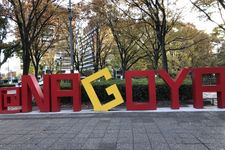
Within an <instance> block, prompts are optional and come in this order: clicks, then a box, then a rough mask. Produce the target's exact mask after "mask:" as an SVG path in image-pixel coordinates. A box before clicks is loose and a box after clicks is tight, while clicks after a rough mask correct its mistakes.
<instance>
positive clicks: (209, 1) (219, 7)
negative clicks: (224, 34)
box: [190, 0, 225, 30]
mask: <svg viewBox="0 0 225 150" xmlns="http://www.w3.org/2000/svg"><path fill="white" fill-rule="evenodd" d="M190 1H191V3H192V4H193V5H194V7H195V8H197V10H198V11H200V12H201V13H203V14H204V16H205V17H206V18H207V19H208V20H210V21H212V22H214V23H215V24H217V25H218V27H219V28H221V29H223V30H225V26H224V25H225V20H224V17H225V15H224V11H225V1H224V0H195V1H192V0H190ZM214 14H216V15H217V16H218V15H219V16H220V18H221V22H218V21H217V20H215V19H214V18H213V15H214Z"/></svg>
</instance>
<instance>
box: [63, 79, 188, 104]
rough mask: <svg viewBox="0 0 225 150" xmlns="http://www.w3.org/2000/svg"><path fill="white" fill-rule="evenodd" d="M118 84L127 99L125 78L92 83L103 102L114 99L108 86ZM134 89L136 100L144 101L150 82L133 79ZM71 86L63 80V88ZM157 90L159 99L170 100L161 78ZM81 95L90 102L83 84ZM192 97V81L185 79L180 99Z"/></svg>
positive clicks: (83, 99) (83, 100)
mask: <svg viewBox="0 0 225 150" xmlns="http://www.w3.org/2000/svg"><path fill="white" fill-rule="evenodd" d="M112 84H116V85H117V87H118V89H119V91H120V93H121V95H122V97H123V98H124V100H126V87H125V81H124V80H109V81H96V82H94V83H93V84H92V85H93V87H94V89H95V92H96V93H97V96H98V97H99V99H100V100H101V103H106V102H108V101H111V100H113V99H114V97H113V96H112V95H111V96H108V95H107V92H106V90H105V89H106V88H107V87H109V86H111V85H112ZM132 85H133V86H132V87H133V88H132V89H133V99H134V101H136V102H144V101H147V100H148V82H147V80H145V79H133V80H132ZM70 86H71V84H70V83H68V82H67V83H63V82H61V88H62V89H69V88H70ZM156 92H157V101H168V100H170V97H169V87H168V86H167V85H166V84H165V83H164V82H163V81H162V80H161V79H157V82H156ZM81 97H82V102H88V101H90V100H89V97H88V96H87V93H86V91H85V90H84V88H83V86H81ZM190 99H192V83H191V81H190V80H185V81H184V82H183V84H182V85H181V87H180V100H181V101H186V100H190Z"/></svg>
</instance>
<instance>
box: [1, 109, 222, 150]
mask: <svg viewBox="0 0 225 150" xmlns="http://www.w3.org/2000/svg"><path fill="white" fill-rule="evenodd" d="M0 149H1V150H4V149H10V150H11V149H12V150H13V149H15V150H19V149H21V150H26V149H31V150H35V149H40V150H44V149H104V150H119V149H120V150H126V149H129V150H132V149H135V150H145V149H148V150H176V149H177V150H193V149H196V150H208V149H212V150H222V149H225V112H129V113H128V112H108V113H90V114H89V113H71V114H36V115H35V114H33V115H31V114H28V115H0Z"/></svg>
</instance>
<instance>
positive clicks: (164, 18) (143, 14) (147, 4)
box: [126, 0, 179, 71]
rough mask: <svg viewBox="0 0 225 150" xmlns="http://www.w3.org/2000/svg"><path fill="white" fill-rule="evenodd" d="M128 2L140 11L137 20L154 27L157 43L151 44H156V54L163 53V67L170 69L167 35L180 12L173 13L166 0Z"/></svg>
mask: <svg viewBox="0 0 225 150" xmlns="http://www.w3.org/2000/svg"><path fill="white" fill-rule="evenodd" d="M126 3H128V4H129V5H130V6H131V8H135V10H136V11H138V12H139V13H138V15H136V17H135V19H136V20H142V22H145V23H147V24H148V25H149V26H150V27H151V28H152V29H153V30H152V31H153V33H154V36H153V38H155V39H154V40H153V41H154V42H155V43H154V45H152V44H151V45H152V46H154V48H155V51H154V53H155V54H156V55H158V54H157V53H159V52H160V53H161V57H162V65H163V68H164V69H165V70H166V71H168V62H167V52H166V36H167V34H168V33H169V32H170V30H171V29H172V27H173V26H174V25H175V24H176V22H177V20H178V19H179V13H173V12H172V11H171V10H170V9H169V8H168V7H169V3H167V4H165V2H164V0H156V1H152V0H126ZM155 58H157V56H156V57H155ZM157 59H158V58H157ZM155 61H157V60H155ZM156 63H157V62H156Z"/></svg>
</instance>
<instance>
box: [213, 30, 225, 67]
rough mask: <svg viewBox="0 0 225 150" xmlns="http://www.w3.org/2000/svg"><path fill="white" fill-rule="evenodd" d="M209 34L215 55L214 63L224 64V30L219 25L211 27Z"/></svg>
mask: <svg viewBox="0 0 225 150" xmlns="http://www.w3.org/2000/svg"><path fill="white" fill-rule="evenodd" d="M211 36H212V39H213V44H214V51H215V55H216V64H217V65H218V66H225V59H224V57H225V31H224V30H223V29H222V28H220V27H216V28H214V29H213V32H212V34H211Z"/></svg>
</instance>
